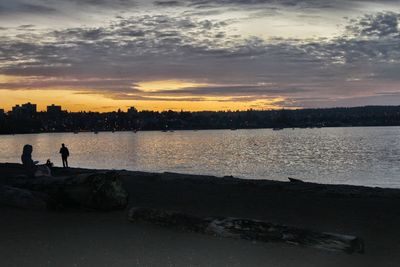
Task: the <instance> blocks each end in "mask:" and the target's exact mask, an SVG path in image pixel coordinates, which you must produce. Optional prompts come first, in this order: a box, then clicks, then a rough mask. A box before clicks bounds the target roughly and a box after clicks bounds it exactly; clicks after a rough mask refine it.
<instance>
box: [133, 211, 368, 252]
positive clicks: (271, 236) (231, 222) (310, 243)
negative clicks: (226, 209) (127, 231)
mask: <svg viewBox="0 0 400 267" xmlns="http://www.w3.org/2000/svg"><path fill="white" fill-rule="evenodd" d="M128 218H129V220H130V221H131V222H138V221H144V222H150V223H153V224H156V225H160V226H163V227H171V228H175V229H179V230H184V231H190V232H196V233H202V234H211V235H215V236H219V237H229V238H235V239H247V240H255V241H263V242H269V241H275V242H285V243H289V244H294V245H301V246H306V247H313V248H318V249H324V250H331V251H344V252H347V253H354V252H357V253H363V252H364V243H363V241H362V240H361V239H360V238H358V237H355V236H350V235H341V234H333V233H320V232H314V231H310V230H305V229H301V228H296V227H291V226H286V225H279V224H273V223H269V222H265V221H259V220H252V219H240V218H231V217H208V218H200V217H196V216H192V215H188V214H184V213H179V212H172V211H161V210H156V209H149V208H132V209H131V210H130V211H129V214H128Z"/></svg>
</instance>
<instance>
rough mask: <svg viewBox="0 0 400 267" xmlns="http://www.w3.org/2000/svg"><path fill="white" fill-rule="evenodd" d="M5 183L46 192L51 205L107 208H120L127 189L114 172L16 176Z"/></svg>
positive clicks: (124, 205) (126, 199)
mask: <svg viewBox="0 0 400 267" xmlns="http://www.w3.org/2000/svg"><path fill="white" fill-rule="evenodd" d="M7 183H8V184H9V185H11V186H13V187H17V188H22V189H26V190H31V191H37V192H42V193H45V194H47V195H48V196H49V201H48V206H49V207H50V208H57V209H59V208H64V207H80V208H85V209H93V210H104V211H107V210H116V209H123V208H125V207H126V205H127V204H128V192H127V191H126V190H125V188H124V186H123V184H122V181H121V180H120V179H119V175H118V174H117V173H115V172H106V173H91V174H82V175H77V176H73V177H58V178H52V177H42V178H35V179H29V178H15V179H10V180H8V181H7Z"/></svg>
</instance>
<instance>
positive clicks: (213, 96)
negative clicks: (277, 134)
mask: <svg viewBox="0 0 400 267" xmlns="http://www.w3.org/2000/svg"><path fill="white" fill-rule="evenodd" d="M0 14H1V17H0V23H1V27H0V34H1V37H0V58H1V63H0V107H1V108H3V109H5V110H10V109H11V107H12V106H14V105H15V104H18V103H25V102H29V101H30V102H35V103H37V105H38V108H39V110H43V109H45V107H46V106H47V105H48V104H49V103H59V104H60V105H62V106H64V107H65V108H66V109H68V110H70V111H90V110H91V111H101V112H107V111H114V110H116V109H118V108H122V109H126V108H128V107H130V106H135V107H137V108H138V109H139V110H156V111H162V110H181V109H183V110H189V111H200V110H211V111H217V110H247V109H260V110H262V109H281V108H285V109H292V108H326V107H349V106H366V105H398V104H399V103H400V86H399V85H400V76H399V75H398V73H400V42H399V41H400V27H399V19H400V6H399V5H398V4H397V3H396V1H392V0H383V1H379V2H376V1H369V0H347V1H345V0H336V1H327V0H322V1H314V0H285V1H274V0H251V1H242V0H181V1H144V0H136V1H131V0H112V1H91V0H80V1H79V0H69V1H61V0H33V1H29V2H28V1H25V0H15V1H3V2H2V3H1V4H0ZM49 25H51V26H49Z"/></svg>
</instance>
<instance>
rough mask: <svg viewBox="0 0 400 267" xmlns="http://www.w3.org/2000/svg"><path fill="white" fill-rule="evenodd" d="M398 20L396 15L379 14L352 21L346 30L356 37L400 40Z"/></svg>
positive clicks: (390, 13) (398, 16) (398, 17)
mask: <svg viewBox="0 0 400 267" xmlns="http://www.w3.org/2000/svg"><path fill="white" fill-rule="evenodd" d="M399 20H400V14H398V13H394V12H386V13H382V12H381V13H378V14H373V15H365V16H364V17H362V18H359V19H353V20H351V21H350V25H349V26H348V27H347V29H348V30H349V31H350V33H351V34H355V35H357V36H366V37H397V38H400V29H399Z"/></svg>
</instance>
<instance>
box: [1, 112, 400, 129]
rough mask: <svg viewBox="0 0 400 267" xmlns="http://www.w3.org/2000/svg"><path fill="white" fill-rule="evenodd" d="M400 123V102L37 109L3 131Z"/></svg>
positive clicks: (9, 118)
mask: <svg viewBox="0 0 400 267" xmlns="http://www.w3.org/2000/svg"><path fill="white" fill-rule="evenodd" d="M349 126H400V106H365V107H352V108H325V109H298V110H285V109H281V110H247V111H218V112H211V111H201V112H187V111H180V112H176V111H171V110H169V111H163V112H157V111H134V112H122V111H116V112H107V113H98V112H60V113H57V114H54V113H47V112H37V113H34V114H29V115H27V116H15V115H13V114H12V112H10V113H8V114H3V115H2V116H0V133H1V134H14V133H39V132H79V131H130V130H133V131H136V130H163V131H165V130H202V129H254V128H279V129H280V128H306V127H349Z"/></svg>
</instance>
